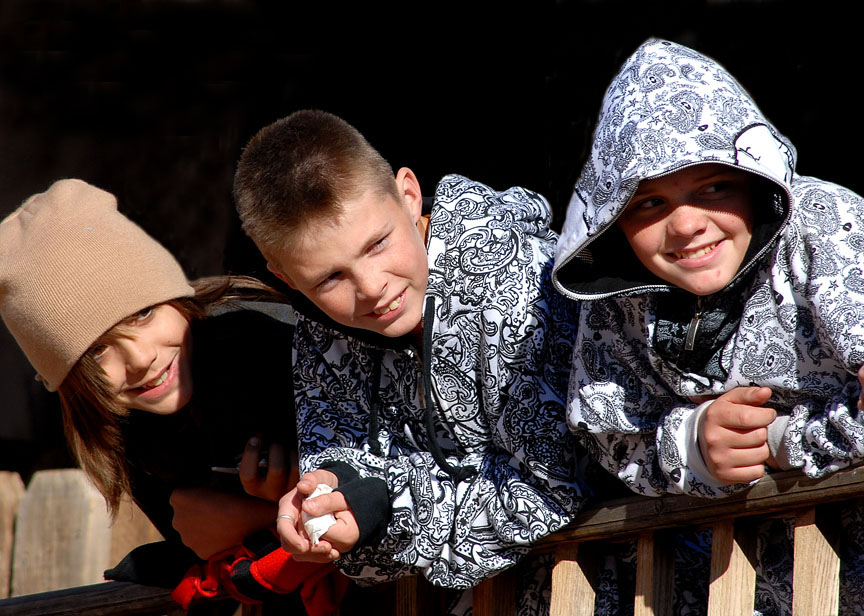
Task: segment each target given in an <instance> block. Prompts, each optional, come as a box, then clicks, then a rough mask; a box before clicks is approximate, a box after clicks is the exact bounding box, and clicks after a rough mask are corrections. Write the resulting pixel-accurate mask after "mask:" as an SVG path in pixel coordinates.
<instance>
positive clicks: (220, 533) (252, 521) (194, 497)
mask: <svg viewBox="0 0 864 616" xmlns="http://www.w3.org/2000/svg"><path fill="white" fill-rule="evenodd" d="M169 502H170V503H171V507H172V508H173V509H174V518H173V519H172V520H171V524H172V526H174V529H175V530H176V531H177V532H178V533H179V534H180V539H181V540H182V541H183V544H184V545H185V546H186V547H188V548H191V549H192V551H194V552H195V553H196V554H197V555H198V556H199V557H200V558H210V557H211V556H212V555H213V554H215V553H216V552H221V551H222V550H227V549H228V548H230V547H233V546H235V545H239V544H240V543H241V542H242V541H243V539H245V538H246V537H247V536H248V535H250V534H251V533H253V532H255V531H256V530H261V529H263V528H267V527H269V526H270V525H271V524H273V515H274V513H275V511H276V505H275V504H274V503H270V502H267V501H263V500H260V499H257V498H250V497H248V496H236V495H233V494H226V493H225V492H217V491H216V490H211V489H210V488H176V489H175V490H174V491H173V492H171V496H170V498H169Z"/></svg>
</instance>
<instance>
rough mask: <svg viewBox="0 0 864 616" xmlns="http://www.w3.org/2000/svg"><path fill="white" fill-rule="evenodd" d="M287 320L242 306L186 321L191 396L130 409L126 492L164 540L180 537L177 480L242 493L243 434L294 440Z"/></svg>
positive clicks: (266, 441)
mask: <svg viewBox="0 0 864 616" xmlns="http://www.w3.org/2000/svg"><path fill="white" fill-rule="evenodd" d="M292 333H293V327H292V326H291V325H288V324H286V323H282V322H280V321H277V320H275V319H272V318H271V317H269V316H266V315H264V314H261V313H259V312H255V311H251V310H243V311H237V312H231V313H226V314H222V315H219V316H214V317H210V318H207V319H204V320H203V321H199V322H196V323H193V326H192V341H193V345H192V375H193V382H194V384H195V388H194V393H193V396H192V400H191V401H190V403H189V404H188V405H187V407H186V408H184V409H181V410H180V411H178V412H177V413H174V414H173V415H156V414H153V413H147V412H143V411H134V410H133V411H131V412H130V415H129V417H128V418H127V420H126V421H125V422H124V426H123V435H124V440H125V444H126V455H127V459H128V460H129V470H130V480H131V484H132V496H133V497H134V499H135V501H136V502H137V503H138V505H139V506H140V507H141V509H142V510H143V511H144V513H145V514H147V516H148V517H149V518H150V519H151V520H152V521H153V523H154V524H155V526H156V527H157V528H158V529H159V531H160V532H162V534H163V536H165V538H166V539H171V540H176V541H179V537H177V536H176V533H174V531H173V528H172V527H171V520H172V519H173V515H174V512H173V510H172V509H171V507H170V505H169V504H168V497H169V496H170V493H171V491H172V490H173V489H174V488H177V487H192V486H194V487H208V488H213V489H215V490H219V491H222V492H227V493H231V494H238V495H239V494H244V492H243V487H242V485H241V484H240V480H239V478H238V476H237V475H236V474H226V473H219V472H214V471H212V470H211V468H212V467H228V468H231V467H236V465H237V464H238V463H239V461H240V457H241V456H242V454H243V450H244V448H245V446H246V442H247V441H248V440H249V438H250V437H252V436H255V435H260V436H261V437H262V439H263V442H262V449H263V450H265V451H266V449H267V447H268V446H269V443H271V442H274V441H279V442H283V443H285V446H286V450H287V449H288V448H290V447H292V445H293V443H294V442H295V441H296V427H295V425H294V417H295V415H294V403H293V400H294V396H293V387H292V378H293V377H292V373H291V360H290V353H291V336H292Z"/></svg>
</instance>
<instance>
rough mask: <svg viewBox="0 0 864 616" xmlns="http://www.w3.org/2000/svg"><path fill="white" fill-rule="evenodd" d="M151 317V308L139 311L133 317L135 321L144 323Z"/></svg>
mask: <svg viewBox="0 0 864 616" xmlns="http://www.w3.org/2000/svg"><path fill="white" fill-rule="evenodd" d="M152 316H153V307H152V306H151V307H149V308H145V309H144V310H139V311H138V312H137V313H136V314H135V316H134V317H133V318H134V319H135V320H136V321H146V320H147V319H149V318H150V317H152Z"/></svg>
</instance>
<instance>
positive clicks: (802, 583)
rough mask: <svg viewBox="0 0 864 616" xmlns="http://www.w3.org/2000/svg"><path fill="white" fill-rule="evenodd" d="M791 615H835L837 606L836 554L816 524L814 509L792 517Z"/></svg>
mask: <svg viewBox="0 0 864 616" xmlns="http://www.w3.org/2000/svg"><path fill="white" fill-rule="evenodd" d="M792 567H793V573H792V614H793V616H810V615H811V614H837V613H838V611H839V605H840V577H839V576H840V557H839V556H838V555H837V552H835V551H834V549H833V548H832V547H831V545H830V544H829V543H828V541H826V540H825V536H824V535H823V534H822V531H820V530H819V528H818V527H817V526H816V510H815V509H812V508H811V509H806V510H804V511H801V512H799V513H798V514H797V515H796V516H795V552H794V561H793V565H792Z"/></svg>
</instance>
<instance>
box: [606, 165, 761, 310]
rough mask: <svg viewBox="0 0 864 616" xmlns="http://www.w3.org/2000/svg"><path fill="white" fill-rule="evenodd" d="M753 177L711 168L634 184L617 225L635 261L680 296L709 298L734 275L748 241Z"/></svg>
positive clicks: (697, 167) (720, 167) (722, 167)
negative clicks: (676, 289)
mask: <svg viewBox="0 0 864 616" xmlns="http://www.w3.org/2000/svg"><path fill="white" fill-rule="evenodd" d="M753 183H754V178H753V176H752V175H751V174H750V173H748V172H746V171H741V170H739V169H735V168H733V167H728V166H726V165H720V164H715V163H710V164H701V165H695V166H692V167H687V168H685V169H682V170H681V171H677V172H675V173H672V174H670V175H667V176H663V177H659V178H656V179H652V180H644V181H642V182H640V183H639V188H638V189H637V191H636V194H634V195H633V198H632V199H631V200H630V203H629V205H628V206H627V209H626V210H625V211H624V213H623V214H622V215H621V216H620V217H619V218H618V223H617V224H618V226H619V228H620V229H621V230H622V231H623V233H624V235H625V236H626V237H627V241H628V242H629V243H630V247H631V248H632V249H633V252H634V253H636V257H637V258H638V259H639V261H640V262H641V263H642V264H643V265H644V266H645V267H646V268H648V270H649V271H651V272H652V273H653V274H655V275H657V276H659V277H660V278H662V279H663V280H665V281H667V282H670V283H672V284H674V285H676V286H678V287H680V288H682V289H684V290H685V291H689V292H690V293H694V294H696V295H710V294H711V293H716V292H717V291H719V290H721V289H722V288H723V287H725V286H726V285H727V284H729V282H730V281H731V280H732V279H733V278H734V277H735V274H737V273H738V270H739V268H740V267H741V264H742V263H743V261H744V256H745V255H746V254H747V248H748V247H749V246H750V239H751V237H752V229H751V228H752V221H753V215H752V207H751V200H752V189H753Z"/></svg>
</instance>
